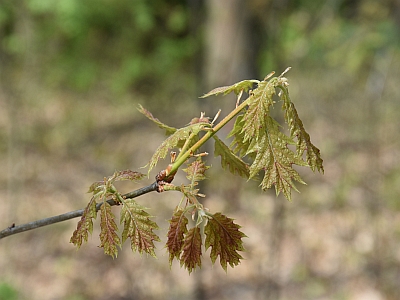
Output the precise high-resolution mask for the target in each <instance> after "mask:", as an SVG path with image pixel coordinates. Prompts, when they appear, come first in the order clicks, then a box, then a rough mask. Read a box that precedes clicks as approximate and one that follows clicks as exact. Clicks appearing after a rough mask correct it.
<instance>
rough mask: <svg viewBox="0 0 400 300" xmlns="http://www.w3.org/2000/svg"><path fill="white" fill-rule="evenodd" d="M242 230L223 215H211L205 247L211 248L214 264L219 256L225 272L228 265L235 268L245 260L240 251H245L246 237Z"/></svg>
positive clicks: (205, 228)
mask: <svg viewBox="0 0 400 300" xmlns="http://www.w3.org/2000/svg"><path fill="white" fill-rule="evenodd" d="M240 228H241V227H240V226H239V225H237V224H235V223H234V222H233V219H230V218H228V217H226V216H225V215H223V214H221V213H216V214H214V215H210V219H209V220H208V222H207V225H206V226H205V227H204V233H205V235H206V241H205V247H206V250H207V249H208V248H209V247H211V253H210V257H211V261H212V263H213V264H214V263H215V260H216V259H217V257H218V256H219V261H220V264H221V267H222V268H223V269H224V270H225V272H226V271H227V264H229V265H230V266H231V267H232V268H233V267H235V266H237V265H238V264H239V263H240V260H241V259H243V257H242V256H241V255H240V254H239V253H238V251H244V248H243V242H242V238H243V237H246V235H245V234H244V233H243V232H241V231H240V230H239V229H240Z"/></svg>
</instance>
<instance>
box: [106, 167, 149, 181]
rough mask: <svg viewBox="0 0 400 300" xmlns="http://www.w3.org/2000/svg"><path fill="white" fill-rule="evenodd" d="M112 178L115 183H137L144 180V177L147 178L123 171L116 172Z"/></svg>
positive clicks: (137, 173) (136, 173) (134, 172)
mask: <svg viewBox="0 0 400 300" xmlns="http://www.w3.org/2000/svg"><path fill="white" fill-rule="evenodd" d="M112 177H113V181H123V180H130V181H137V180H141V179H143V178H144V177H146V175H145V174H142V173H140V172H136V171H132V170H123V171H116V172H115V173H114V175H113V176H112Z"/></svg>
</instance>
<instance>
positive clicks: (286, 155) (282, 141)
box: [248, 117, 307, 200]
mask: <svg viewBox="0 0 400 300" xmlns="http://www.w3.org/2000/svg"><path fill="white" fill-rule="evenodd" d="M266 124H267V130H265V131H264V132H263V134H262V137H261V139H260V140H259V141H257V142H256V143H255V146H254V147H252V148H250V149H248V152H254V153H255V155H256V156H255V158H254V161H253V163H252V164H251V166H250V178H252V177H253V176H255V175H256V174H258V173H259V172H260V171H262V170H263V171H264V172H265V174H264V178H263V180H262V182H261V188H262V189H263V190H266V189H268V188H271V187H272V186H273V185H274V186H275V190H276V194H277V195H279V193H280V192H283V194H284V195H285V197H286V198H287V199H288V200H291V189H292V188H293V189H295V190H297V188H296V187H295V185H294V183H293V180H296V181H298V182H300V183H303V184H305V182H304V181H303V180H302V179H301V177H300V175H299V173H298V172H297V171H296V170H295V169H293V166H292V165H293V164H295V165H299V166H306V165H307V164H306V163H305V162H304V161H303V160H302V159H301V157H298V156H297V155H296V154H295V153H294V152H293V151H291V150H290V149H289V148H288V144H293V143H294V142H293V141H292V139H290V138H289V137H288V136H286V135H284V134H283V133H282V132H280V131H279V124H278V123H277V122H276V121H275V120H274V119H272V118H271V117H267V118H266Z"/></svg>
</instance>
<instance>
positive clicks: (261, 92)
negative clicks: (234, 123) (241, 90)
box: [241, 81, 275, 143]
mask: <svg viewBox="0 0 400 300" xmlns="http://www.w3.org/2000/svg"><path fill="white" fill-rule="evenodd" d="M274 94H275V87H274V85H273V84H272V83H271V82H266V81H262V82H260V83H259V84H258V87H257V88H256V89H255V90H253V92H252V95H251V96H250V99H251V101H250V103H249V107H248V109H247V111H246V113H245V114H244V116H243V119H242V131H241V132H242V133H244V140H243V143H246V142H247V141H248V140H254V139H255V140H258V139H259V137H260V135H262V132H263V131H265V130H266V128H267V123H266V122H267V117H268V116H269V108H270V106H271V105H273V103H274V101H273V100H272V97H273V96H274Z"/></svg>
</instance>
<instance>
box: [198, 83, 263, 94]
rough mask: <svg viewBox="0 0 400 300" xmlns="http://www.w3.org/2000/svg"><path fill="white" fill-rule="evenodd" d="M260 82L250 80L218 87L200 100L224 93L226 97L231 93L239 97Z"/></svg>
mask: <svg viewBox="0 0 400 300" xmlns="http://www.w3.org/2000/svg"><path fill="white" fill-rule="evenodd" d="M259 82H260V81H259V80H255V79H250V80H243V81H240V82H238V83H235V84H232V85H229V86H221V87H217V88H215V89H213V90H212V91H209V92H208V93H207V94H205V95H203V96H201V97H200V98H206V97H209V96H212V95H218V94H222V93H224V95H227V94H229V93H231V92H235V94H236V95H238V94H239V93H240V92H241V91H244V92H246V93H247V92H248V90H249V89H250V88H252V87H253V85H254V83H259Z"/></svg>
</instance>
